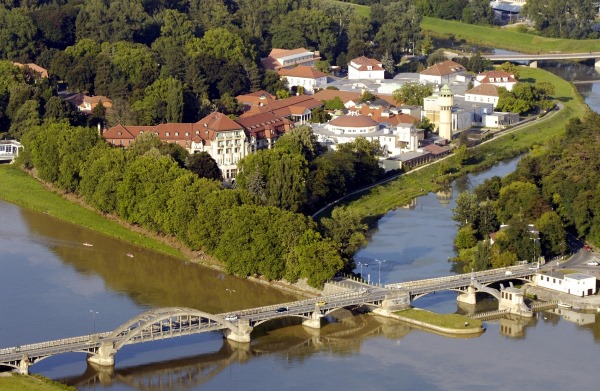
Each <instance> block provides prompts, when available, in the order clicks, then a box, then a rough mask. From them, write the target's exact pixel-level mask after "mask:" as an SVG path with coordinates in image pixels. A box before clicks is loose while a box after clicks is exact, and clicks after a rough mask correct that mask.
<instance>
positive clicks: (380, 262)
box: [375, 259, 386, 286]
mask: <svg viewBox="0 0 600 391" xmlns="http://www.w3.org/2000/svg"><path fill="white" fill-rule="evenodd" d="M375 262H377V263H378V264H379V284H378V285H379V286H381V264H382V263H383V262H386V260H385V259H384V260H382V261H380V260H379V259H376V260H375Z"/></svg>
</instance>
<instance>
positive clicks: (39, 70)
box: [13, 62, 48, 79]
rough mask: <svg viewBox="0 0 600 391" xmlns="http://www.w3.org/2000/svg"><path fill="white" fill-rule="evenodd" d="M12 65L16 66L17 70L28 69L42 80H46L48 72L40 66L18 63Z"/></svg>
mask: <svg viewBox="0 0 600 391" xmlns="http://www.w3.org/2000/svg"><path fill="white" fill-rule="evenodd" d="M13 65H15V66H18V67H19V68H24V67H28V68H29V69H31V70H32V71H34V72H37V73H39V74H40V77H41V78H42V79H47V78H48V70H46V68H42V67H41V66H39V65H37V64H34V63H32V62H30V63H27V64H21V63H20V62H13Z"/></svg>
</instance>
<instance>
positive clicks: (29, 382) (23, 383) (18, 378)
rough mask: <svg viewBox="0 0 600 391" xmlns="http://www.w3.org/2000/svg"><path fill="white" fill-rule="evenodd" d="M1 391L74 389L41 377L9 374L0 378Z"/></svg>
mask: <svg viewBox="0 0 600 391" xmlns="http://www.w3.org/2000/svg"><path fill="white" fill-rule="evenodd" d="M0 389H1V390H2V391H59V390H67V391H75V387H69V386H65V385H64V384H61V383H57V382H54V381H52V380H50V379H47V378H45V377H42V376H38V375H35V376H23V375H17V374H14V373H10V374H8V375H6V374H5V375H3V376H1V377H0Z"/></svg>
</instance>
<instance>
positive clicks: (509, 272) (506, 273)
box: [504, 270, 512, 276]
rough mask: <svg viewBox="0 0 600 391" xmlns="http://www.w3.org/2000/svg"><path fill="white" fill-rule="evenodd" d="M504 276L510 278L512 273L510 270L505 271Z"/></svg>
mask: <svg viewBox="0 0 600 391" xmlns="http://www.w3.org/2000/svg"><path fill="white" fill-rule="evenodd" d="M504 275H505V276H512V272H511V271H510V270H507V271H505V272H504Z"/></svg>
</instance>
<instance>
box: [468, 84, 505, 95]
mask: <svg viewBox="0 0 600 391" xmlns="http://www.w3.org/2000/svg"><path fill="white" fill-rule="evenodd" d="M465 94H470V95H486V96H498V87H497V86H495V85H493V84H480V85H478V86H477V87H475V88H471V89H470V90H468V91H467V92H465Z"/></svg>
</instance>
